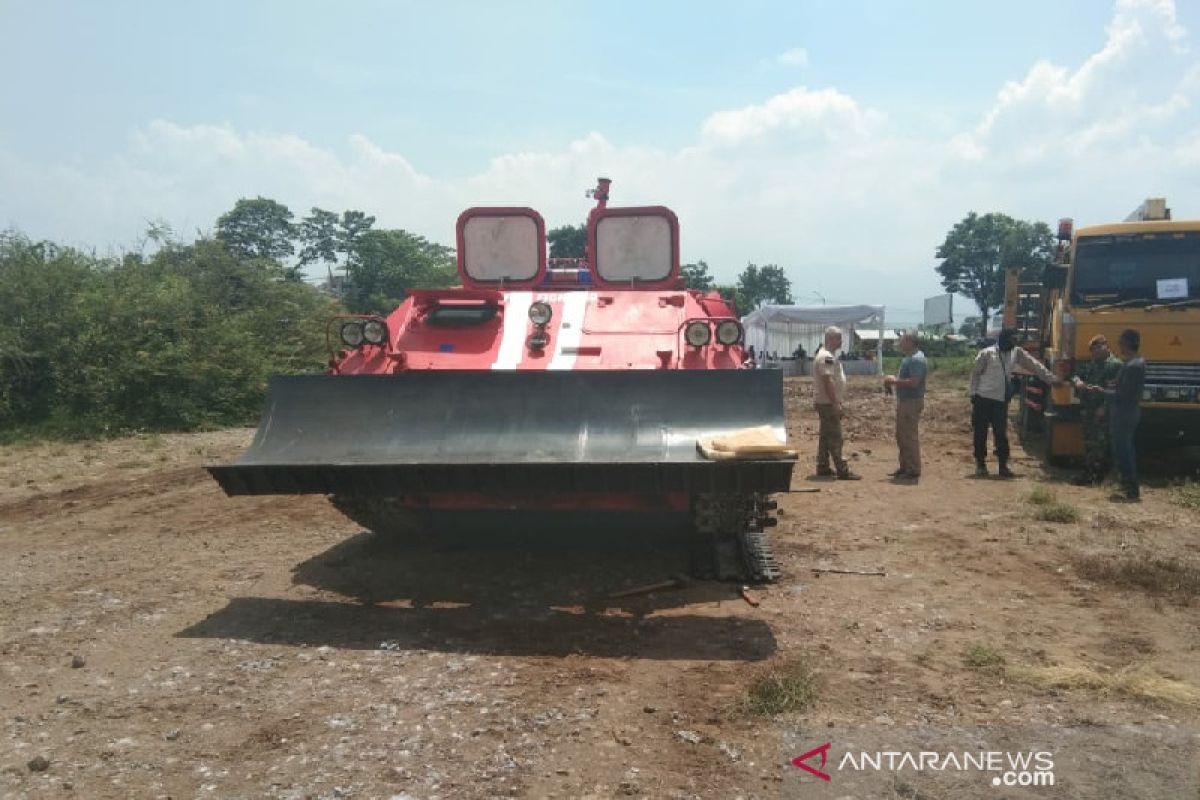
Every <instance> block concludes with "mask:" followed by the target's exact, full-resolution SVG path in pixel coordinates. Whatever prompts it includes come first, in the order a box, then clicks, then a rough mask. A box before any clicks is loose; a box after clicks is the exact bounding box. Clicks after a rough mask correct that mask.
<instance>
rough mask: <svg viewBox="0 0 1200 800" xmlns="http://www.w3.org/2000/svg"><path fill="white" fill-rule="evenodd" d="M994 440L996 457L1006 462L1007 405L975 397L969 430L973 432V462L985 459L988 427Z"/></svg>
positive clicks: (998, 401)
mask: <svg viewBox="0 0 1200 800" xmlns="http://www.w3.org/2000/svg"><path fill="white" fill-rule="evenodd" d="M989 426H990V427H991V429H992V435H993V437H994V438H995V440H996V457H997V458H999V459H1000V460H1001V461H1008V403H1005V402H1003V401H1001V400H990V399H988V398H986V397H977V398H976V399H975V401H974V404H973V405H972V407H971V428H972V429H973V430H974V432H975V460H976V461H984V460H986V459H987V435H988V427H989Z"/></svg>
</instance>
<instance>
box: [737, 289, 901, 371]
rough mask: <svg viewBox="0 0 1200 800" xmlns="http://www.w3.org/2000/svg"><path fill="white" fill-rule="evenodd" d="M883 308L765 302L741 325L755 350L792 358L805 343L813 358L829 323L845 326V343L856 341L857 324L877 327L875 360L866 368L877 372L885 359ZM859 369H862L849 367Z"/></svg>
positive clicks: (843, 339)
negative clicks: (786, 304) (769, 304)
mask: <svg viewBox="0 0 1200 800" xmlns="http://www.w3.org/2000/svg"><path fill="white" fill-rule="evenodd" d="M883 312H884V307H883V306H762V307H760V308H758V309H757V310H755V311H752V312H751V313H749V314H747V315H746V316H744V317H742V326H743V327H744V328H745V329H746V343H747V344H750V345H753V346H754V349H755V351H757V352H759V353H778V354H779V355H780V356H782V357H785V358H791V356H792V353H794V352H795V351H796V348H798V347H803V348H804V350H805V352H806V353H807V354H808V357H809V358H812V356H813V354H814V353H816V352H817V348H818V347H820V346H821V340H822V338H823V337H824V335H825V329H826V328H827V327H829V326H830V325H836V326H837V327H839V328H841V329H842V333H843V336H842V342H843V345H848V344H850V343H851V342H853V341H854V337H853V333H854V330H855V329H856V328H870V329H871V330H873V331H878V334H877V335H878V336H879V339H878V341H877V342H876V344H875V350H876V352H875V360H874V362H867V364H869V367H867V368H866V369H865V372H866V373H867V374H878V373H879V372H880V371H881V370H882V363H883V330H884V328H883V318H884V313H883ZM851 363H853V362H851ZM856 366H857V365H856ZM864 366H866V365H864ZM860 371H863V370H857V369H854V370H851V369H849V368H847V370H846V372H847V373H851V372H860Z"/></svg>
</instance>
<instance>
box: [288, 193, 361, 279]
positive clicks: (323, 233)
mask: <svg viewBox="0 0 1200 800" xmlns="http://www.w3.org/2000/svg"><path fill="white" fill-rule="evenodd" d="M374 224H375V218H374V217H370V216H367V215H366V214H364V213H363V212H361V211H343V212H342V216H341V217H340V218H339V217H338V215H337V214H335V213H334V212H332V211H326V210H325V209H323V208H315V207H314V208H313V210H312V213H311V214H310V215H309V216H307V217H305V218H304V219H303V220H302V221H301V223H300V241H302V242H303V243H304V247H303V248H301V250H300V265H301V266H308V265H309V264H314V263H317V262H321V263H324V264H325V268H326V270H327V272H328V273H329V283H330V285H332V284H333V270H334V269H337V268H341V269H345V270H347V271H348V270H349V269H350V268H351V267H352V266H353V265H355V264H357V263H359V260H360V257H359V254H358V246H359V243H360V242H361V241H362V238H363V235H364V234H366V233H367V232H368V231H370V230H371V226H372V225H374Z"/></svg>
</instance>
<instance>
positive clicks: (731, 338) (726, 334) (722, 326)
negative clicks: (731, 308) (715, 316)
mask: <svg viewBox="0 0 1200 800" xmlns="http://www.w3.org/2000/svg"><path fill="white" fill-rule="evenodd" d="M741 339H742V326H741V325H739V324H738V323H737V322H735V321H734V320H731V319H727V320H725V321H724V322H721V323H718V324H717V341H718V342H720V343H721V344H737V343H738V342H740V341H741Z"/></svg>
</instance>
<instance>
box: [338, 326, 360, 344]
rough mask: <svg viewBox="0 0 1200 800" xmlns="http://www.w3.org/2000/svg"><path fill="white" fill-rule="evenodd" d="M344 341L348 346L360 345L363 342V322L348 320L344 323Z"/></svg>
mask: <svg viewBox="0 0 1200 800" xmlns="http://www.w3.org/2000/svg"><path fill="white" fill-rule="evenodd" d="M342 341H343V342H344V343H345V344H346V346H347V347H358V346H359V345H361V344H362V343H363V326H362V323H361V322H346V323H343V324H342Z"/></svg>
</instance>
